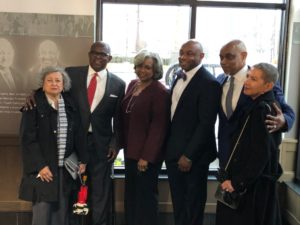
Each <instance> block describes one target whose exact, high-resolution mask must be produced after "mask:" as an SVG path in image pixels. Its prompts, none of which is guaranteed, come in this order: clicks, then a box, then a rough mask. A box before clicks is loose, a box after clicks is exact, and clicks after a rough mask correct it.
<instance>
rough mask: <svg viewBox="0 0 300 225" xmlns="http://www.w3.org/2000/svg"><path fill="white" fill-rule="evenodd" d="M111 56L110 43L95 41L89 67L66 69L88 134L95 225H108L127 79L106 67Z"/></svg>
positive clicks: (90, 53) (89, 172) (91, 204)
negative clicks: (113, 172) (112, 173)
mask: <svg viewBox="0 0 300 225" xmlns="http://www.w3.org/2000/svg"><path fill="white" fill-rule="evenodd" d="M111 59H112V56H111V51H110V47H109V45H108V44H107V43H104V42H95V43H94V44H92V46H91V49H90V51H89V66H81V67H69V68H66V71H67V72H68V74H69V76H70V78H71V80H72V88H71V95H72V96H73V99H74V100H75V101H76V102H77V105H78V108H79V112H80V115H81V122H82V125H83V129H84V132H85V133H86V136H87V145H88V155H89V159H88V165H87V172H88V179H89V181H90V182H89V184H90V185H89V203H90V207H91V213H92V223H91V224H92V225H105V224H107V223H106V222H107V209H108V200H109V196H110V187H111V179H110V175H111V166H112V162H113V161H114V159H115V158H116V156H117V153H118V150H119V146H118V142H119V140H118V137H119V135H118V133H117V131H118V130H119V128H118V126H119V120H118V116H117V115H118V113H119V112H118V111H119V110H120V103H121V100H122V98H123V96H124V92H125V82H124V81H122V80H121V79H120V78H118V77H117V76H116V75H114V74H112V73H110V72H109V71H108V70H107V69H106V65H107V63H108V62H110V60H111ZM92 86H93V87H92ZM91 89H93V91H92V92H93V93H92V94H91V93H90V92H91ZM91 95H93V96H91ZM112 124H113V125H112Z"/></svg>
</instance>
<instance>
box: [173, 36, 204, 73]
mask: <svg viewBox="0 0 300 225" xmlns="http://www.w3.org/2000/svg"><path fill="white" fill-rule="evenodd" d="M203 58H204V53H203V47H202V45H201V44H200V42H198V41H196V40H194V39H192V40H189V41H187V42H186V43H184V44H183V45H182V46H181V48H180V51H179V57H178V61H179V64H180V67H181V68H182V69H183V70H184V71H190V70H192V69H193V68H195V67H196V66H198V65H199V64H200V63H201V62H202V59H203Z"/></svg>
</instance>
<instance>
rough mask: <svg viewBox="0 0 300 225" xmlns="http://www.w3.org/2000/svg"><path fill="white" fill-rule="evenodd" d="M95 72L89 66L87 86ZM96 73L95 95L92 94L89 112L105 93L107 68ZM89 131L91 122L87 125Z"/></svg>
mask: <svg viewBox="0 0 300 225" xmlns="http://www.w3.org/2000/svg"><path fill="white" fill-rule="evenodd" d="M95 73H96V71H95V70H94V69H93V68H92V67H91V66H89V70H88V76H87V82H86V84H87V88H88V87H89V84H90V81H91V79H92V78H93V76H94V74H95ZM97 74H98V76H97V79H96V80H97V87H96V91H95V95H94V98H93V102H92V105H91V113H92V112H93V111H94V110H95V108H96V107H97V106H98V105H99V103H100V102H101V100H102V99H103V96H104V93H105V87H106V81H107V70H106V69H104V70H101V71H99V72H97ZM89 132H92V126H91V124H90V127H89Z"/></svg>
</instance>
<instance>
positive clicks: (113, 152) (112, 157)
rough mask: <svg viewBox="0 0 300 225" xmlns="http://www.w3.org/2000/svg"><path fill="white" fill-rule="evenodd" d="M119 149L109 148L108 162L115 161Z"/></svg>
mask: <svg viewBox="0 0 300 225" xmlns="http://www.w3.org/2000/svg"><path fill="white" fill-rule="evenodd" d="M117 155H118V154H117V151H116V150H115V149H112V148H109V149H108V154H107V159H108V162H113V161H114V160H115V159H116V157H117Z"/></svg>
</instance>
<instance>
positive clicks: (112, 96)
mask: <svg viewBox="0 0 300 225" xmlns="http://www.w3.org/2000/svg"><path fill="white" fill-rule="evenodd" d="M109 97H111V98H117V97H118V96H117V95H114V94H110V95H109Z"/></svg>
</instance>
